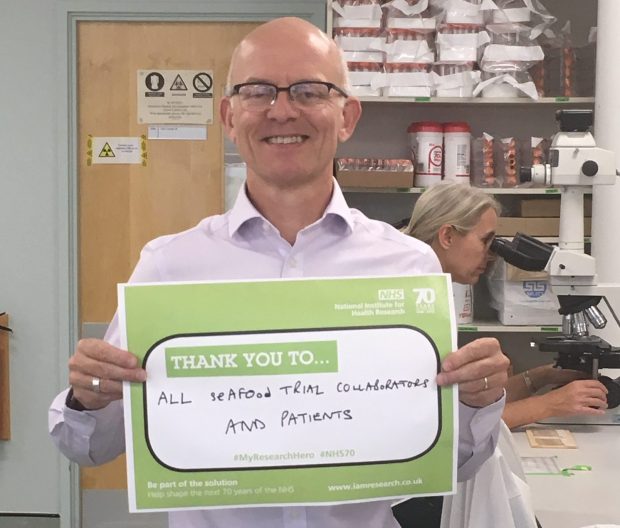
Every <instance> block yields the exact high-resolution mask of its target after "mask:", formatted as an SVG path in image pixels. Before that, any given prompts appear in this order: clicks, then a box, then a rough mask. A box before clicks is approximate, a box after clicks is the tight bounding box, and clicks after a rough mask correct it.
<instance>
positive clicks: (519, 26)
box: [474, 0, 555, 99]
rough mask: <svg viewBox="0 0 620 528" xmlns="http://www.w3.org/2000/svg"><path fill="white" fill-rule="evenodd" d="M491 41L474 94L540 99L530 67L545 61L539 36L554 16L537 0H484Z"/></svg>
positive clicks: (481, 63) (485, 52) (484, 54)
mask: <svg viewBox="0 0 620 528" xmlns="http://www.w3.org/2000/svg"><path fill="white" fill-rule="evenodd" d="M484 8H485V11H486V13H487V15H486V18H487V24H486V31H487V34H488V36H489V44H488V45H487V46H486V47H485V48H484V52H483V54H482V57H481V59H480V69H481V70H482V82H481V83H480V84H479V85H478V86H477V87H476V89H475V90H474V95H477V94H478V93H481V94H482V96H483V97H520V96H523V95H525V96H528V97H531V98H532V99H538V90H537V88H536V85H535V84H534V82H533V80H532V77H531V76H530V74H529V70H530V69H531V68H533V67H534V66H535V65H536V64H537V63H540V62H542V60H543V59H544V53H543V50H542V47H541V46H540V45H539V44H538V41H537V38H538V37H539V36H540V35H542V34H543V32H544V31H545V30H546V29H547V28H548V27H549V25H551V24H552V23H553V22H554V21H555V18H554V17H553V16H551V15H550V14H549V13H548V12H547V11H546V9H545V8H544V7H543V6H542V5H540V4H539V3H538V2H537V0H496V1H495V2H485V5H484Z"/></svg>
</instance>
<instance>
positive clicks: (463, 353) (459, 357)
mask: <svg viewBox="0 0 620 528" xmlns="http://www.w3.org/2000/svg"><path fill="white" fill-rule="evenodd" d="M498 353H499V354H498ZM495 355H501V349H500V346H499V341H498V340H497V339H495V338H493V337H483V338H480V339H476V340H475V341H472V342H471V343H468V344H466V345H465V346H464V347H461V348H459V349H458V350H457V351H456V352H452V353H451V354H448V355H447V356H446V358H445V359H444V360H443V362H442V364H441V366H442V370H443V371H445V372H450V371H453V370H456V369H459V368H461V367H462V366H463V365H466V364H468V363H472V362H476V361H479V360H481V359H484V358H488V357H493V356H495Z"/></svg>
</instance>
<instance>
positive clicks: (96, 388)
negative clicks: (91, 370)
mask: <svg viewBox="0 0 620 528" xmlns="http://www.w3.org/2000/svg"><path fill="white" fill-rule="evenodd" d="M90 386H91V388H92V389H93V392H96V393H100V392H101V379H100V378H97V377H96V376H93V379H91V380H90Z"/></svg>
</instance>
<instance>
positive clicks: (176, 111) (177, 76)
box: [138, 70, 213, 125]
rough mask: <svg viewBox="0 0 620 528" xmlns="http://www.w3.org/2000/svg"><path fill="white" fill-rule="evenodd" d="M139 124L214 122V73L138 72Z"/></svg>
mask: <svg viewBox="0 0 620 528" xmlns="http://www.w3.org/2000/svg"><path fill="white" fill-rule="evenodd" d="M138 123H140V124H146V123H149V124H150V123H156V124H171V123H174V124H176V125H208V124H211V123H213V71H211V70H138Z"/></svg>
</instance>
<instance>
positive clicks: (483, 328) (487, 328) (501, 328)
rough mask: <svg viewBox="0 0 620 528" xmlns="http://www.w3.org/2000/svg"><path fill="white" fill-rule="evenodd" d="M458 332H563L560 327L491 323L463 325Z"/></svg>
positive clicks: (476, 322)
mask: <svg viewBox="0 0 620 528" xmlns="http://www.w3.org/2000/svg"><path fill="white" fill-rule="evenodd" d="M458 331H459V332H463V333H466V332H467V333H480V332H493V333H503V334H509V333H513V334H514V333H530V334H534V333H539V332H542V333H552V334H557V333H560V332H561V331H562V327H561V326H560V325H540V326H539V325H524V326H506V325H502V324H499V323H493V322H489V321H474V322H473V323H472V324H463V325H459V326H458Z"/></svg>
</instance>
